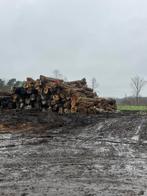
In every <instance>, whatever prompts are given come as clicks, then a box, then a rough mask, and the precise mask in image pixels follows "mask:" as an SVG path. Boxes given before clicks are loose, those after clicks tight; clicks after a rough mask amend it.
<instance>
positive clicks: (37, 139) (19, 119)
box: [0, 111, 147, 196]
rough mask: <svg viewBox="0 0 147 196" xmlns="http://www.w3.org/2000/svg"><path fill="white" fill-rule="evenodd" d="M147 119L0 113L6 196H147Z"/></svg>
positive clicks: (1, 178)
mask: <svg viewBox="0 0 147 196" xmlns="http://www.w3.org/2000/svg"><path fill="white" fill-rule="evenodd" d="M146 191H147V115H146V114H139V113H125V114H124V113H115V114H101V115H97V116H84V115H83V116H82V115H80V116H79V115H67V116H57V115H55V114H52V113H47V112H45V113H38V112H35V111H32V112H29V111H26V112H25V111H23V112H21V111H17V112H16V111H11V112H10V111H3V112H0V195H3V196H17V195H18V196H27V195H29V196H48V195H49V196H55V195H56V196H58V195H59V196H60V195H63V196H99V195H100V196H101V195H103V196H124V195H125V196H137V195H147V192H146Z"/></svg>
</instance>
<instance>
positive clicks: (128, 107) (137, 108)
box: [117, 105, 147, 112]
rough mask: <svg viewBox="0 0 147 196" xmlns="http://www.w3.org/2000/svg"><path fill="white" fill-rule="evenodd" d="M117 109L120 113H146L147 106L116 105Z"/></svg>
mask: <svg viewBox="0 0 147 196" xmlns="http://www.w3.org/2000/svg"><path fill="white" fill-rule="evenodd" d="M117 109H118V110H120V111H145V112H147V106H140V105H139V106H135V105H133V106H132V105H117Z"/></svg>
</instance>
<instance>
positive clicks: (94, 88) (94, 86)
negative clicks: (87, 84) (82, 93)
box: [91, 77, 98, 91]
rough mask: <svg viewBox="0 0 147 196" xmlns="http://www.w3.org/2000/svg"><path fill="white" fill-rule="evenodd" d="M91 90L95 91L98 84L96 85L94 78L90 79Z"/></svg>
mask: <svg viewBox="0 0 147 196" xmlns="http://www.w3.org/2000/svg"><path fill="white" fill-rule="evenodd" d="M91 82H92V84H91V85H92V89H93V90H94V91H96V89H97V88H98V83H97V80H96V78H95V77H93V78H92V81H91Z"/></svg>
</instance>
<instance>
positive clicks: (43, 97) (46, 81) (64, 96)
mask: <svg viewBox="0 0 147 196" xmlns="http://www.w3.org/2000/svg"><path fill="white" fill-rule="evenodd" d="M3 99H4V97H3V98H0V103H1V104H0V105H1V106H2V105H3V104H2V102H3ZM7 100H8V103H9V104H5V107H10V108H15V109H33V108H34V109H39V110H51V111H53V112H57V113H59V114H64V113H77V112H79V113H84V114H96V113H98V112H102V111H108V112H113V111H115V110H116V102H115V100H113V99H109V100H107V99H104V98H99V97H98V96H97V94H96V93H94V92H93V90H92V89H91V88H88V86H87V82H86V79H85V78H84V79H82V80H78V81H72V82H64V81H63V80H59V79H54V78H49V77H45V76H40V78H39V79H37V80H33V79H32V78H27V80H26V82H25V83H24V86H23V87H19V88H14V89H13V92H12V94H11V104H10V96H9V99H8V97H7Z"/></svg>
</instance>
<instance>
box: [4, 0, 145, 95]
mask: <svg viewBox="0 0 147 196" xmlns="http://www.w3.org/2000/svg"><path fill="white" fill-rule="evenodd" d="M54 69H58V70H60V72H61V73H62V74H63V75H65V76H66V77H67V78H68V79H69V80H75V79H81V78H83V77H86V78H87V80H88V81H89V82H90V80H91V78H92V77H95V78H96V79H97V81H98V83H99V91H100V95H102V96H107V97H123V96H124V95H125V94H127V95H131V89H130V78H131V77H134V76H136V75H139V76H140V77H143V78H144V79H146V80H147V1H146V0H0V77H1V78H5V79H8V78H12V77H16V78H17V79H21V80H24V79H25V77H26V76H32V77H34V78H37V77H39V75H40V74H44V75H52V72H53V70H54ZM142 95H144V96H147V86H146V87H145V88H144V90H143V91H142Z"/></svg>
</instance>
